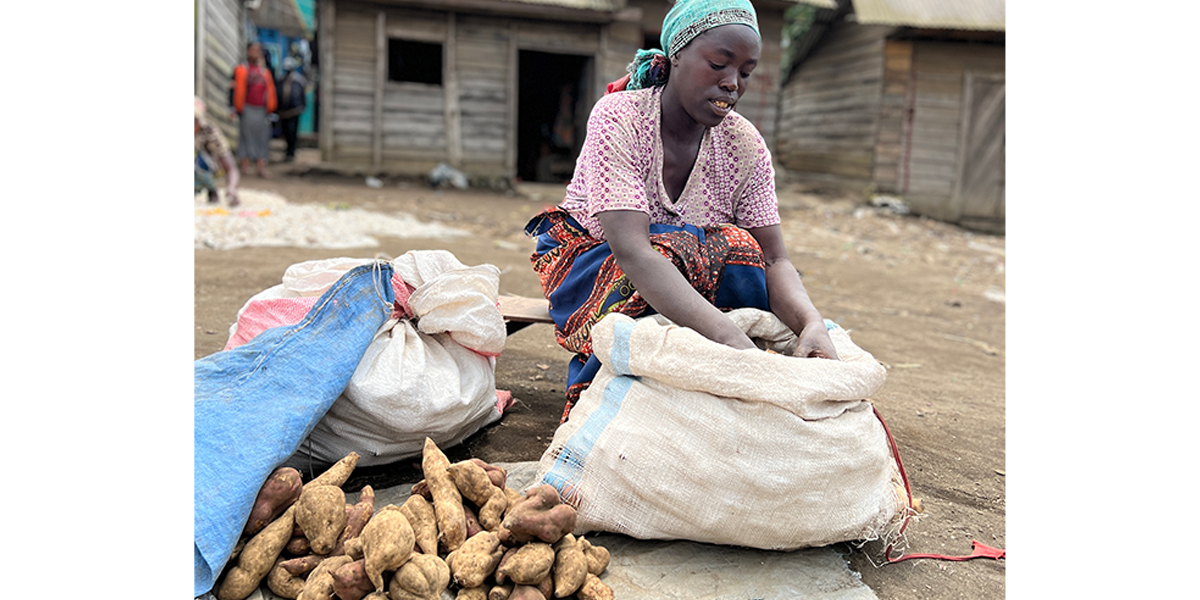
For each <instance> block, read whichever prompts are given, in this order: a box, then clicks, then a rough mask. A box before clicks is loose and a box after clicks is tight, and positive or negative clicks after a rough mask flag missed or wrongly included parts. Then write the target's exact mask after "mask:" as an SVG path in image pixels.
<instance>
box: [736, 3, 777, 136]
mask: <svg viewBox="0 0 1200 600" xmlns="http://www.w3.org/2000/svg"><path fill="white" fill-rule="evenodd" d="M757 12H758V29H759V33H760V35H761V36H762V53H761V54H760V55H759V57H758V66H757V67H755V68H754V73H752V74H751V75H750V80H749V82H748V89H747V90H746V92H745V99H743V100H740V101H738V105H737V112H738V114H740V115H742V116H743V117H746V118H747V119H749V120H750V122H751V123H754V126H755V127H757V128H758V131H759V133H761V134H762V136H763V140H765V141H766V142H767V147H768V148H770V149H771V150H772V152H774V150H775V148H776V141H777V140H776V129H777V127H778V125H779V97H780V87H781V86H780V81H779V78H780V75H779V61H780V60H781V59H782V57H783V48H782V46H781V45H780V39H781V37H782V34H783V12H782V11H777V10H767V9H765V8H760V9H758V11H757Z"/></svg>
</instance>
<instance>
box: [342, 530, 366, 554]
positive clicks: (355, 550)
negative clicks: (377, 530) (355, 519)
mask: <svg viewBox="0 0 1200 600" xmlns="http://www.w3.org/2000/svg"><path fill="white" fill-rule="evenodd" d="M342 551H343V552H344V553H345V555H346V556H349V557H350V560H358V559H360V558H362V557H363V551H362V535H361V534H360V535H359V536H358V537H354V538H350V539H349V540H346V544H345V545H344V546H342Z"/></svg>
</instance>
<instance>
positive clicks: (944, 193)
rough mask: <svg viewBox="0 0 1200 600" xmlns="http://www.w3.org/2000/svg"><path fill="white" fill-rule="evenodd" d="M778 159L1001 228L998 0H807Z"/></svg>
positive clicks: (939, 213) (922, 209)
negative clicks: (809, 13) (810, 11)
mask: <svg viewBox="0 0 1200 600" xmlns="http://www.w3.org/2000/svg"><path fill="white" fill-rule="evenodd" d="M806 3H807V4H811V5H814V6H818V7H819V8H818V9H817V10H816V11H815V13H814V15H813V18H812V22H811V24H810V25H811V26H810V27H809V29H808V30H807V32H806V33H805V34H804V35H803V36H802V37H801V38H800V39H799V40H797V43H798V44H799V45H800V46H801V48H798V49H797V50H799V56H798V57H797V60H796V61H795V62H794V63H793V65H792V69H791V72H790V74H789V75H790V76H789V77H788V79H787V81H786V82H785V83H784V84H783V93H782V96H783V97H782V103H781V112H780V119H779V138H778V143H777V152H776V160H778V161H779V162H780V163H782V164H783V166H784V167H786V168H787V169H788V170H789V172H790V173H792V174H795V175H800V176H807V177H812V178H825V179H828V180H832V181H836V182H842V183H850V184H853V185H861V186H862V188H863V189H872V188H873V189H874V190H876V191H877V192H879V193H884V194H891V195H895V196H899V197H901V198H903V200H904V201H905V203H906V204H907V205H908V206H909V207H910V209H911V210H912V211H913V212H915V213H918V214H923V215H928V216H930V217H932V218H936V219H940V220H944V221H948V222H952V223H959V224H962V225H964V226H969V227H975V228H980V229H985V230H990V231H1003V229H1004V202H1005V198H1004V91H1005V85H1004V73H1005V66H1004V0H815V1H812V2H806Z"/></svg>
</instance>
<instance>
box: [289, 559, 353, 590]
mask: <svg viewBox="0 0 1200 600" xmlns="http://www.w3.org/2000/svg"><path fill="white" fill-rule="evenodd" d="M350 562H351V561H350V557H349V556H333V557H330V558H327V559H325V560H323V561H321V564H319V565H317V568H315V569H313V572H312V573H309V574H308V579H305V580H304V589H302V590H300V595H299V596H296V600H333V572H334V571H336V570H338V568H340V567H341V566H342V565H345V564H348V563H350Z"/></svg>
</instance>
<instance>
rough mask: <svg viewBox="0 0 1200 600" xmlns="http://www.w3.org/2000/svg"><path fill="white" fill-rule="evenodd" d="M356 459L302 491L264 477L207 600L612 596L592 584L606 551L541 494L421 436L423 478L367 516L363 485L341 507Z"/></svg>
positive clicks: (294, 483) (281, 477) (286, 472)
mask: <svg viewBox="0 0 1200 600" xmlns="http://www.w3.org/2000/svg"><path fill="white" fill-rule="evenodd" d="M357 463H358V454H356V453H353V452H352V453H350V454H349V455H348V456H346V457H345V458H343V459H342V460H341V461H339V462H338V463H337V464H335V465H333V466H332V467H330V469H329V470H328V471H326V472H325V473H323V474H321V475H320V476H319V477H317V478H316V479H313V480H312V481H310V482H308V483H307V484H303V485H301V480H300V473H299V472H298V471H296V470H295V469H289V468H280V469H277V470H276V471H275V472H274V473H272V474H271V476H270V477H268V479H267V481H266V483H264V484H263V486H262V489H261V490H260V491H259V494H258V497H257V498H256V499H255V503H254V507H253V509H252V510H251V513H250V519H249V520H248V522H247V523H246V528H245V531H244V536H243V543H239V544H238V547H237V548H236V549H235V550H234V555H233V556H232V557H231V558H230V559H229V563H228V566H227V568H226V571H225V573H224V575H223V577H222V579H221V581H220V582H219V583H218V585H217V588H216V594H217V598H218V599H219V600H243V599H245V598H246V597H248V596H249V595H250V594H251V593H253V592H254V590H255V589H256V588H258V587H259V586H260V585H262V584H263V583H265V584H266V585H267V586H268V588H269V589H270V590H271V591H272V592H274V593H275V594H276V595H278V596H281V597H284V598H291V599H295V600H335V599H339V600H440V599H441V598H442V595H443V592H445V591H446V590H450V591H452V592H454V593H456V596H455V598H456V600H554V599H556V598H571V597H573V598H577V599H578V600H600V599H612V598H613V591H612V589H611V588H609V587H608V586H607V585H606V584H605V583H604V582H602V581H601V580H600V577H599V576H600V574H601V573H603V572H604V571H605V569H606V568H607V567H608V561H609V553H608V551H607V550H605V549H604V548H602V547H599V546H594V545H592V544H591V542H590V541H588V540H587V539H585V538H582V537H580V538H576V537H575V536H574V535H572V534H571V531H572V530H573V529H574V527H575V509H574V508H573V507H572V506H570V505H569V504H565V503H563V502H562V501H561V499H560V498H559V495H558V491H557V490H555V489H554V487H553V486H550V485H541V486H537V487H534V488H532V489H530V490H528V491H527V492H526V493H524V494H522V493H520V492H518V491H516V490H514V489H512V488H511V487H508V486H507V482H506V478H507V473H506V472H505V470H504V469H502V468H500V467H496V466H494V465H489V464H487V463H485V462H483V461H481V460H478V459H471V460H467V461H462V462H458V463H454V464H451V463H450V462H449V460H448V459H447V458H446V455H445V454H443V453H442V451H441V449H439V448H438V447H437V445H436V444H435V443H434V442H433V441H432V440H430V439H426V440H425V449H424V453H423V456H422V463H421V464H422V471H423V472H424V475H425V479H424V480H422V481H420V482H418V483H417V484H416V485H414V486H413V487H412V495H411V496H410V497H409V498H408V500H406V501H405V502H404V504H403V505H401V506H396V505H394V504H389V505H387V506H383V507H380V508H378V509H376V507H375V492H374V490H372V489H371V487H370V486H366V487H364V488H363V489H362V492H361V493H360V494H359V500H358V501H357V502H356V503H354V504H347V503H346V496H345V493H343V491H342V489H341V486H342V484H344V483H345V482H346V480H347V479H349V477H350V474H351V472H352V471H353V470H354V467H355V466H356V465H357Z"/></svg>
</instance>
